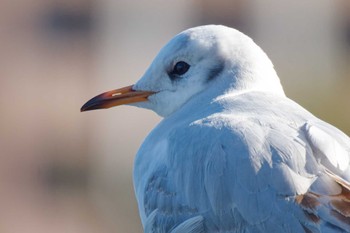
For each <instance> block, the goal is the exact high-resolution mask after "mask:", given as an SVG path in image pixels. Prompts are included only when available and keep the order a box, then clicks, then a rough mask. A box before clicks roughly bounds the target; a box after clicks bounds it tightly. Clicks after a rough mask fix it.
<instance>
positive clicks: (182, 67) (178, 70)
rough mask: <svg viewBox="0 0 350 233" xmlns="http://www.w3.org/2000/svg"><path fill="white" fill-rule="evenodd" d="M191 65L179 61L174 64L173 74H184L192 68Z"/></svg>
mask: <svg viewBox="0 0 350 233" xmlns="http://www.w3.org/2000/svg"><path fill="white" fill-rule="evenodd" d="M190 67H191V66H190V65H189V64H187V63H186V62H184V61H179V62H177V63H176V64H175V65H174V68H173V71H172V72H171V73H172V74H173V75H183V74H185V73H186V72H187V71H188V70H189V69H190Z"/></svg>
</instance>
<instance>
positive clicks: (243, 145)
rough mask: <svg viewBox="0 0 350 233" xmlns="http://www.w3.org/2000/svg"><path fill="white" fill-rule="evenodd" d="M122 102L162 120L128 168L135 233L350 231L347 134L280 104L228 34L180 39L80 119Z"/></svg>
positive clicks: (253, 60) (260, 65)
mask: <svg viewBox="0 0 350 233" xmlns="http://www.w3.org/2000/svg"><path fill="white" fill-rule="evenodd" d="M122 104H127V105H132V106H137V107H141V108H146V109H150V110H153V111H154V112H156V113H157V114H158V115H160V116H162V117H163V120H162V121H161V122H160V123H159V124H158V125H157V126H156V127H155V128H154V129H153V130H152V131H151V133H150V134H149V135H148V136H147V138H146V139H145V140H144V142H143V144H142V146H141V147H140V149H139V151H138V153H137V155H136V159H135V164H134V173H133V180H134V189H135V194H136V197H137V202H138V208H139V212H140V218H141V221H142V225H143V227H144V232H146V233H214V232H215V233H216V232H220V233H262V232H264V233H266V232H268V233H276V232H278V233H281V232H288V233H301V232H305V233H320V232H322V233H333V232H350V138H349V137H348V136H347V135H346V134H344V133H343V132H341V131H340V130H338V129H337V128H335V127H334V126H332V125H330V124H328V123H326V122H324V121H322V120H320V119H318V118H317V117H315V116H314V115H312V114H311V113H310V112H308V111H307V110H305V109H304V108H303V107H301V106H300V105H298V104H297V103H295V102H294V101H293V100H291V99H289V98H288V97H286V95H285V93H284V91H283V88H282V86H281V83H280V80H279V77H278V76H277V74H276V71H275V70H274V67H273V64H272V63H271V61H270V59H269V58H268V57H267V55H266V54H265V53H264V52H263V50H262V49H261V48H260V47H259V46H258V45H256V44H255V43H254V42H253V40H252V39H251V38H249V37H248V36H246V35H244V34H243V33H241V32H239V31H238V30H235V29H233V28H229V27H226V26H221V25H206V26H199V27H194V28H190V29H188V30H185V31H183V32H181V33H180V34H178V35H176V36H175V37H174V38H173V39H172V40H170V42H168V43H167V44H166V45H165V46H164V47H163V48H162V49H161V51H160V52H159V54H158V55H157V56H156V58H155V59H154V61H153V62H152V63H151V65H150V67H149V68H148V69H147V71H146V72H145V74H144V75H143V76H142V78H141V79H140V80H139V81H137V82H136V83H135V84H134V85H131V86H128V87H124V88H120V89H116V90H112V91H109V92H105V93H103V94H101V95H98V96H96V97H94V98H92V99H91V100H89V101H88V102H87V103H86V104H85V105H84V106H83V107H82V108H81V111H88V110H94V109H102V108H110V107H113V106H118V105H122Z"/></svg>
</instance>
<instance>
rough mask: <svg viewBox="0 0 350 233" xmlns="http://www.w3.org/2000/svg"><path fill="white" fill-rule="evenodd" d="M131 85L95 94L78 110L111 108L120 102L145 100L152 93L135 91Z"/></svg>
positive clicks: (127, 102)
mask: <svg viewBox="0 0 350 233" xmlns="http://www.w3.org/2000/svg"><path fill="white" fill-rule="evenodd" d="M132 87H133V85H131V86H127V87H122V88H119V89H116V90H112V91H107V92H105V93H102V94H100V95H98V96H95V97H94V98H92V99H91V100H89V101H88V102H86V103H85V104H84V105H83V107H81V109H80V111H81V112H84V111H90V110H95V109H101V108H111V107H114V106H118V105H122V104H130V103H136V102H143V101H147V98H148V96H150V95H152V94H154V93H155V92H152V91H135V90H133V89H132Z"/></svg>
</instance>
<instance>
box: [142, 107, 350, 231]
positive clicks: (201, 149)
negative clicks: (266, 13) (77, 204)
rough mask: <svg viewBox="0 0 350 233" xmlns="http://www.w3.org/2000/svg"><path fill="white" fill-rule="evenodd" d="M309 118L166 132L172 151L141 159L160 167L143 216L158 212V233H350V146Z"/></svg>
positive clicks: (152, 176) (232, 119)
mask: <svg viewBox="0 0 350 233" xmlns="http://www.w3.org/2000/svg"><path fill="white" fill-rule="evenodd" d="M298 108H299V107H298ZM276 111H277V110H276ZM250 112H253V111H250ZM279 112H281V113H283V114H285V113H284V112H287V113H291V114H292V113H293V111H290V109H286V111H279ZM292 115H293V114H292ZM294 115H298V114H294ZM301 115H303V114H301ZM305 118H310V115H307V116H306V117H305V116H304V117H296V116H288V117H285V116H281V115H278V114H267V115H266V118H265V116H264V114H261V115H260V116H254V115H252V116H251V115H249V114H248V115H246V114H244V113H243V114H230V113H228V114H227V115H226V114H225V113H220V114H213V115H210V116H209V117H205V118H201V119H200V120H197V121H192V122H187V123H185V124H182V126H181V127H171V129H166V128H161V127H160V128H159V132H163V131H164V132H165V133H164V135H165V138H164V140H165V141H166V143H165V144H166V145H162V146H159V147H160V148H162V149H161V150H152V149H150V148H144V149H141V155H139V157H142V156H146V154H147V156H151V157H148V158H147V161H152V162H150V163H153V164H151V165H150V164H148V165H147V166H150V167H152V169H150V171H151V172H150V173H149V174H148V175H145V176H147V177H146V178H144V180H145V182H144V184H145V185H144V189H139V193H140V190H143V191H144V194H142V195H140V194H138V201H139V203H140V202H142V205H141V207H143V211H144V214H142V213H141V216H142V215H144V216H145V218H147V217H148V216H151V217H152V213H154V212H153V211H155V210H156V213H155V214H154V216H153V217H152V221H149V222H151V223H150V224H148V223H147V222H148V221H147V220H146V225H148V226H149V227H148V229H153V231H150V232H171V230H174V229H176V226H180V225H181V223H184V222H185V221H186V220H188V219H192V218H194V217H198V218H194V220H193V221H189V222H187V225H186V224H184V225H185V226H190V224H188V223H191V222H192V223H193V225H192V227H193V228H192V229H200V230H199V231H198V232H202V231H201V230H203V228H201V227H199V228H196V227H195V226H202V224H204V232H220V231H222V232H271V233H274V232H307V233H309V232H327V233H328V232H329V233H332V232H350V188H349V187H350V185H349V183H348V182H349V154H350V153H349V151H350V150H349V147H350V146H349V145H350V140H349V138H348V137H347V136H346V135H345V134H343V133H342V132H340V131H339V130H337V129H336V128H334V127H332V126H330V125H328V124H326V123H324V122H321V121H319V120H317V119H316V118H313V119H315V121H314V122H311V121H310V122H306V120H305ZM287 119H288V120H287ZM305 122H306V123H305ZM168 125H169V124H168ZM183 125H185V126H183ZM158 138H159V135H158ZM150 139H151V140H153V144H152V143H147V140H146V143H145V144H148V145H151V144H152V145H153V146H154V148H157V147H158V146H157V145H154V144H156V143H154V142H155V141H156V140H154V138H152V136H151V137H150ZM142 153H143V154H142ZM150 158H154V159H150ZM145 160H146V159H145ZM141 211H142V210H141ZM184 225H183V226H184ZM190 228H191V227H190ZM190 228H188V229H190ZM181 229H183V228H181ZM175 232H176V231H175ZM182 232H184V233H185V232H186V231H182ZM188 232H192V231H188Z"/></svg>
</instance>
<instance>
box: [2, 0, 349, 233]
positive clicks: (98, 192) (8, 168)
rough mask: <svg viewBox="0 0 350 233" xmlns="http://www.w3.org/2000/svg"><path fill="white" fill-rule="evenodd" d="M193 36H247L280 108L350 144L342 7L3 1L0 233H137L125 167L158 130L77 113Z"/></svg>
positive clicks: (273, 2)
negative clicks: (211, 31)
mask: <svg viewBox="0 0 350 233" xmlns="http://www.w3.org/2000/svg"><path fill="white" fill-rule="evenodd" d="M202 24H225V25H227V26H231V27H235V28H237V29H239V30H241V31H243V32H244V33H246V34H248V35H249V36H250V37H252V38H253V39H254V40H255V42H256V43H257V44H258V45H260V46H261V47H262V48H263V50H265V52H266V53H267V54H268V55H269V57H270V58H271V60H272V61H273V63H274V64H275V68H276V70H277V72H278V74H279V76H280V78H281V81H282V84H283V85H284V88H285V91H286V93H287V95H288V96H289V97H291V98H292V99H294V100H296V101H297V102H298V103H300V104H301V105H303V106H304V107H306V108H307V109H308V110H310V111H311V112H312V113H314V114H315V115H317V116H319V117H320V118H322V119H324V120H326V121H328V122H330V123H332V124H334V125H336V126H337V127H339V128H340V129H342V130H343V131H344V132H346V133H347V134H348V135H349V134H350V91H349V89H350V1H348V0H335V1H328V0H309V1H280V0H265V1H250V0H249V1H247V0H235V1H234V0H217V1H209V0H187V1H161V0H149V1H127V0H118V1H114V0H99V1H97V0H96V1H93V0H25V1H24V0H15V1H13V0H2V1H1V8H0V30H1V31H0V106H1V115H0V119H1V121H0V150H1V157H0V160H1V161H0V207H1V211H0V232H1V233H19V232H26V233H32V232H33V233H34V232H35V233H41V232H50V233H55V232H57V233H62V232H65V233H75V232H85V233H97V232H98V233H112V232H123V233H135V232H142V230H141V226H140V221H139V218H138V213H137V207H136V201H135V198H134V194H133V187H132V165H133V159H134V155H135V153H136V151H137V149H138V147H139V145H140V144H141V142H142V140H143V138H144V137H145V136H146V135H147V133H148V132H149V131H150V130H151V129H152V128H153V127H154V126H155V125H156V124H157V122H158V121H159V120H160V118H159V117H158V116H156V114H154V113H152V112H149V111H146V110H142V109H136V108H132V107H125V106H121V107H118V108H114V109H111V110H104V111H93V112H87V113H80V112H79V109H80V107H81V105H82V104H83V103H85V101H87V100H88V99H90V98H91V97H93V96H94V95H96V94H99V93H101V92H103V91H107V90H110V89H114V88H117V87H122V86H125V85H129V84H132V83H134V82H135V81H136V80H138V78H139V77H140V76H141V75H142V74H143V72H144V71H145V70H146V68H147V67H148V65H149V64H150V62H151V61H152V59H153V57H154V56H155V55H156V54H157V53H158V51H159V49H160V48H161V47H162V46H163V45H164V44H165V43H166V42H167V41H168V40H169V39H170V38H172V37H173V36H174V35H175V34H177V33H179V32H180V31H182V30H184V29H186V28H189V27H193V26H197V25H202Z"/></svg>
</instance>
